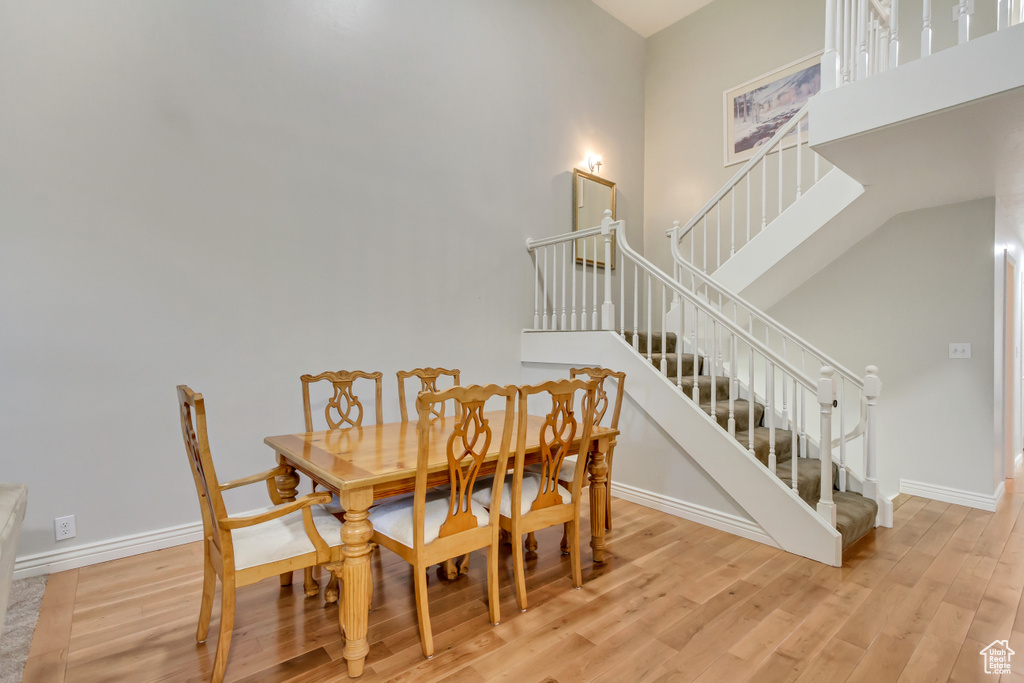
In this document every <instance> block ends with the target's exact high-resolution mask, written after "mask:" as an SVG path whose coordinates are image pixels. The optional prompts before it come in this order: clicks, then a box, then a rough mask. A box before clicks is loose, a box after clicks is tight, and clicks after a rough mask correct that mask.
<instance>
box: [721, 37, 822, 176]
mask: <svg viewBox="0 0 1024 683" xmlns="http://www.w3.org/2000/svg"><path fill="white" fill-rule="evenodd" d="M821 55H822V53H821V52H818V53H815V54H813V55H811V56H810V57H804V58H803V59H800V60H797V61H795V62H793V63H792V64H787V65H786V66H784V67H782V68H780V69H776V70H775V71H772V72H771V73H767V74H765V75H764V76H760V77H758V78H755V79H753V80H751V81H747V82H746V83H743V84H742V85H738V86H736V87H735V88H731V89H730V90H726V91H725V92H724V93H723V97H722V99H723V104H724V109H725V165H726V166H729V165H731V164H737V163H739V162H741V161H746V160H747V159H749V158H750V157H752V156H754V154H756V153H757V148H758V147H760V146H761V145H764V144H766V143H767V142H768V141H769V140H771V139H772V137H773V136H774V135H775V131H777V130H778V129H779V128H780V127H782V126H783V125H785V123H786V122H787V121H789V119H790V118H791V117H792V116H793V114H795V113H797V112H798V111H800V108H801V107H803V106H804V105H805V104H807V100H809V99H810V98H811V96H813V95H814V94H816V93H817V92H818V90H819V89H820V88H821ZM802 130H804V131H806V130H807V124H806V122H805V123H804V124H803V127H802ZM790 137H791V138H792V139H791V140H790ZM795 144H796V130H794V131H793V132H792V133H790V135H789V136H787V138H786V141H785V142H783V147H791V146H793V145H795Z"/></svg>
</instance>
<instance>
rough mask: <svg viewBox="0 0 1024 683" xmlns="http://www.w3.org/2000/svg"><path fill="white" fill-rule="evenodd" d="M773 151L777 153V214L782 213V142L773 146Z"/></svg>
mask: <svg viewBox="0 0 1024 683" xmlns="http://www.w3.org/2000/svg"><path fill="white" fill-rule="evenodd" d="M775 152H776V153H777V154H778V155H779V216H781V215H782V178H783V175H782V142H781V141H779V144H778V145H777V146H776V148H775ZM776 218H778V216H776Z"/></svg>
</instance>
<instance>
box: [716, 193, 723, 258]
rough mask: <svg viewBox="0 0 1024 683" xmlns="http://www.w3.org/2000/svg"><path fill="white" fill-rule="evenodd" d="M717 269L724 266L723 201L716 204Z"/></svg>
mask: <svg viewBox="0 0 1024 683" xmlns="http://www.w3.org/2000/svg"><path fill="white" fill-rule="evenodd" d="M715 212H716V213H715V270H718V269H719V268H720V267H721V266H722V202H718V203H717V204H715Z"/></svg>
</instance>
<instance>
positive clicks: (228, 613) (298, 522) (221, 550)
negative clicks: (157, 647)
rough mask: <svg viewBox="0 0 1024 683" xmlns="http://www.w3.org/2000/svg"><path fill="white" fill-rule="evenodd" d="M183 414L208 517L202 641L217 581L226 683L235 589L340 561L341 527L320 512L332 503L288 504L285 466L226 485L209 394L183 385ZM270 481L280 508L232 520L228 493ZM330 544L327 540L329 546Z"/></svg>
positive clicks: (217, 666) (220, 669)
mask: <svg viewBox="0 0 1024 683" xmlns="http://www.w3.org/2000/svg"><path fill="white" fill-rule="evenodd" d="M178 408H179V414H180V417H181V434H182V438H183V440H184V442H185V453H186V455H187V456H188V462H189V467H190V469H191V470H192V476H193V479H194V480H195V485H196V493H197V494H198V496H199V508H200V511H201V514H202V518H203V597H202V604H201V605H200V608H199V627H198V629H197V630H196V640H197V641H198V642H200V643H202V642H205V641H206V636H207V633H208V632H209V628H210V616H211V614H212V613H213V601H214V594H215V590H216V587H217V578H218V577H219V578H220V580H221V614H220V632H219V637H218V639H217V653H216V655H215V657H214V662H213V674H212V680H213V681H214V683H219V682H220V681H222V680H223V678H224V671H225V669H226V668H227V660H228V650H229V648H230V646H231V633H232V630H233V628H234V622H235V589H236V588H238V587H240V586H246V585H249V584H251V583H255V582H257V581H260V580H262V579H265V578H268V577H271V576H276V575H280V574H282V573H284V572H291V571H294V570H295V569H303V568H305V567H311V566H313V565H317V564H322V563H324V562H338V561H339V560H341V523H340V522H339V521H338V520H337V519H335V518H334V517H333V516H331V515H330V514H328V513H327V512H325V511H323V510H322V509H321V506H320V505H319V503H324V502H326V501H328V500H330V498H331V494H329V493H327V492H320V493H312V494H309V495H306V496H303V497H301V498H299V499H297V500H294V501H290V502H284V501H283V500H282V499H281V496H280V494H279V493H278V491H277V488H276V486H275V481H274V480H275V478H276V477H278V476H282V475H289V474H291V469H290V468H288V467H284V466H279V467H275V468H274V469H271V470H268V471H266V472H262V473H260V474H256V475H253V476H250V477H245V478H243V479H238V480H235V481H231V482H227V483H224V484H221V483H220V482H219V480H218V479H217V473H216V471H215V470H214V467H213V459H212V457H211V455H210V442H209V438H208V437H207V432H206V405H205V402H204V401H203V396H202V394H197V393H195V392H194V391H192V390H191V389H190V388H188V387H187V386H184V385H180V386H178ZM260 482H265V483H266V486H267V492H268V494H269V496H270V500H271V502H272V503H273V504H274V506H273V507H269V508H264V509H262V510H258V511H256V512H255V513H253V514H249V515H247V516H245V517H231V516H229V515H228V513H227V509H226V508H225V506H224V497H223V492H224V491H227V490H230V489H235V488H238V487H241V486H246V485H249V484H257V483H260ZM325 537H326V539H325Z"/></svg>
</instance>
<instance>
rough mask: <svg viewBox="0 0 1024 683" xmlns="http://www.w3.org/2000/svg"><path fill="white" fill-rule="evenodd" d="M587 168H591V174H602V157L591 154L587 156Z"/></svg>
mask: <svg viewBox="0 0 1024 683" xmlns="http://www.w3.org/2000/svg"><path fill="white" fill-rule="evenodd" d="M587 166H588V167H589V168H590V172H591V173H597V174H599V175H600V173H601V155H600V154H590V155H588V156H587Z"/></svg>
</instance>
